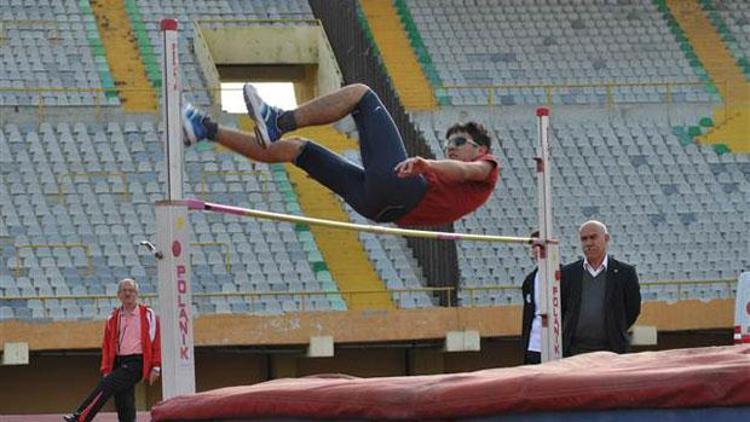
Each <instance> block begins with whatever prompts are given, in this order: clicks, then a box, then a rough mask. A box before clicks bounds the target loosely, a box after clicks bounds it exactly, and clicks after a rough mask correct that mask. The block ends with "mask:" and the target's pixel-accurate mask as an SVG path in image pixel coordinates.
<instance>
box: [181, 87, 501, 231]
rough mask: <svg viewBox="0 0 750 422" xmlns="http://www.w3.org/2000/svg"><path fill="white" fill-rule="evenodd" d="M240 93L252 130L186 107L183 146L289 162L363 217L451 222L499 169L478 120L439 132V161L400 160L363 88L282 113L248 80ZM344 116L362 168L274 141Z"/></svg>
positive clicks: (302, 145) (396, 140)
mask: <svg viewBox="0 0 750 422" xmlns="http://www.w3.org/2000/svg"><path fill="white" fill-rule="evenodd" d="M243 94H244V97H245V105H246V106H247V110H248V114H249V115H250V118H251V119H253V121H255V133H254V134H250V133H246V132H239V131H236V130H233V129H229V128H225V127H221V126H219V125H218V124H217V123H215V122H214V121H213V120H211V118H210V117H209V116H208V115H207V114H205V113H204V112H202V111H200V110H198V109H196V108H194V107H193V106H192V105H190V104H187V105H186V106H185V107H184V108H183V110H182V124H183V128H184V132H185V136H184V138H183V139H184V141H185V144H186V145H188V146H190V145H194V144H195V143H197V142H198V141H200V140H202V139H208V140H209V141H214V142H218V143H219V144H221V145H223V146H225V147H227V148H229V149H231V150H232V151H235V152H237V153H239V154H242V155H244V156H245V157H248V158H250V159H252V160H255V161H260V162H264V163H293V164H294V165H296V166H297V167H299V168H301V169H303V170H304V171H306V172H307V174H309V175H310V176H311V177H312V178H313V179H315V180H317V181H318V182H320V183H321V184H323V185H324V186H326V187H328V188H329V189H331V190H332V191H334V192H336V193H337V194H338V195H340V196H341V197H342V198H344V200H345V201H346V202H347V203H348V204H349V205H351V206H352V208H354V209H355V210H356V211H357V212H358V213H359V214H361V215H363V216H364V217H366V218H369V219H370V220H373V221H376V222H393V223H395V224H396V225H398V226H401V227H408V226H436V225H442V224H447V223H451V222H453V221H455V220H457V219H459V218H461V217H463V216H464V215H466V214H468V213H470V212H472V211H474V210H475V209H477V208H478V207H480V206H481V205H482V204H484V203H485V202H486V201H487V199H488V198H489V196H490V194H491V193H492V191H493V190H494V188H495V184H496V183H497V179H498V173H499V167H500V166H499V164H498V161H497V159H496V158H495V157H494V156H492V155H491V154H490V147H491V139H490V135H489V133H488V132H487V129H485V127H484V126H483V125H481V124H479V123H476V122H467V123H457V124H454V125H453V126H451V127H450V128H449V129H448V130H447V132H446V143H445V145H444V149H445V155H446V157H447V159H444V160H429V159H425V158H422V157H418V156H417V157H411V158H408V157H407V155H406V150H405V148H404V144H403V141H402V140H401V135H400V134H399V132H398V128H397V127H396V124H395V123H394V122H393V119H392V118H391V115H390V114H389V113H388V111H387V110H386V109H385V106H384V105H383V103H382V102H381V101H380V99H379V98H378V96H377V95H376V94H375V92H373V91H372V90H371V89H370V88H369V87H368V86H366V85H362V84H353V85H348V86H345V87H343V88H341V89H338V90H336V91H334V92H332V93H330V94H327V95H324V96H322V97H318V98H315V99H313V100H311V101H309V102H307V103H305V104H302V105H301V106H299V107H298V108H297V109H295V110H288V111H284V110H281V109H279V108H276V107H272V106H270V105H268V104H266V103H265V102H264V101H263V100H262V99H261V98H260V96H259V95H258V92H257V91H256V89H255V88H254V87H253V86H252V85H250V84H245V86H244V88H243ZM350 113H351V115H352V117H353V118H354V121H355V122H356V125H357V130H358V132H359V149H360V154H361V156H362V164H363V166H362V167H360V166H358V165H356V164H354V163H352V162H350V161H348V160H346V159H345V158H343V157H341V156H339V155H338V154H336V153H334V152H332V151H330V150H328V149H326V148H324V147H322V146H321V145H318V144H317V143H315V142H313V141H311V140H308V139H304V138H300V137H291V138H284V139H281V136H282V135H283V134H284V133H286V132H290V131H293V130H295V129H299V128H303V127H306V126H315V125H324V124H330V123H333V122H336V121H337V120H339V119H342V118H343V117H345V116H346V115H347V114H350Z"/></svg>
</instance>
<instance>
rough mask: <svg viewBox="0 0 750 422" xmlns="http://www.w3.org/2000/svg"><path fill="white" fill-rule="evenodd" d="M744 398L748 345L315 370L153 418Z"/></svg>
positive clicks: (644, 404) (470, 410) (715, 402)
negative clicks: (518, 362) (429, 370)
mask: <svg viewBox="0 0 750 422" xmlns="http://www.w3.org/2000/svg"><path fill="white" fill-rule="evenodd" d="M739 405H750V345H737V346H726V347H708V348H698V349H682V350H668V351H662V352H643V353H637V354H630V355H616V354H613V353H609V352H597V353H590V354H587V355H580V356H574V357H571V358H567V359H563V360H560V361H556V362H549V363H545V364H543V365H530V366H518V367H515V368H499V369H488V370H483V371H477V372H468V373H459V374H444V375H429V376H410V377H387V378H355V377H349V376H345V375H317V376H310V377H305V378H296V379H279V380H274V381H269V382H265V383H261V384H256V385H251V386H238V387H228V388H221V389H218V390H213V391H206V392H202V393H197V394H192V395H185V396H179V397H175V398H172V399H170V400H166V401H163V402H161V403H159V404H157V405H156V406H155V407H154V408H153V409H152V410H151V416H152V418H153V420H155V421H165V420H170V419H194V420H201V419H218V418H260V417H264V418H274V417H297V418H320V419H333V418H374V419H437V418H461V417H471V416H485V415H499V414H504V413H517V412H544V411H562V410H596V409H623V408H683V407H709V406H739Z"/></svg>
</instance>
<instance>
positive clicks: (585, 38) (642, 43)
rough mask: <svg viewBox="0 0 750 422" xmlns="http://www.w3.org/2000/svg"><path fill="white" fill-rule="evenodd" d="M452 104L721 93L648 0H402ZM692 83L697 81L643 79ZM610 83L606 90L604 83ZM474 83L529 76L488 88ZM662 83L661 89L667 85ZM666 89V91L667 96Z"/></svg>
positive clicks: (650, 99)
mask: <svg viewBox="0 0 750 422" xmlns="http://www.w3.org/2000/svg"><path fill="white" fill-rule="evenodd" d="M406 4H407V5H408V8H409V11H410V14H411V16H412V17H413V20H414V24H415V26H416V28H417V30H418V31H419V34H420V36H421V39H422V40H423V41H424V44H425V46H426V47H427V51H428V52H429V56H430V58H431V61H432V63H434V65H435V67H436V68H437V71H438V74H439V78H440V80H441V81H442V84H443V85H444V86H456V85H463V86H466V85H472V86H474V88H470V89H468V88H467V89H447V90H443V89H442V88H441V87H436V88H437V89H438V95H439V96H447V98H448V99H449V103H450V104H453V105H486V104H488V103H489V102H490V100H491V99H490V95H492V97H493V98H492V102H494V103H495V104H502V105H516V104H542V103H545V102H546V101H547V92H546V90H545V88H544V87H543V86H542V85H580V84H584V85H586V84H599V85H600V86H598V87H575V86H570V87H567V88H556V89H553V90H552V91H551V92H550V93H551V100H552V101H553V103H556V104H592V103H594V104H596V103H602V104H603V103H607V102H608V101H611V100H613V101H615V102H618V103H621V102H627V103H635V102H637V103H658V102H663V101H667V100H671V101H674V102H709V101H719V98H718V96H717V95H716V94H709V93H707V92H706V91H704V87H703V86H702V85H701V84H700V82H701V81H702V80H705V77H704V76H705V72H704V71H703V70H702V69H696V68H694V67H691V64H690V63H689V61H688V59H687V58H686V56H685V54H684V53H683V52H682V51H681V50H680V45H679V43H678V42H677V40H676V39H675V38H674V36H673V35H672V34H671V33H670V30H669V27H668V26H667V25H666V23H665V21H664V20H663V18H662V16H661V15H660V14H659V13H658V11H657V9H656V6H655V5H654V4H652V2H649V1H640V2H615V3H612V2H600V1H593V0H588V1H584V2H578V3H576V5H575V6H574V5H572V4H569V3H566V2H554V1H553V2H548V1H546V0H535V1H521V0H518V1H513V0H506V1H501V2H492V1H481V0H480V1H468V0H467V1H460V2H455V1H450V0H439V1H431V0H406ZM664 82H693V83H696V85H677V86H672V87H670V88H669V90H668V88H667V86H666V85H660V86H656V85H649V84H652V83H664ZM612 83H615V84H616V83H620V84H631V85H630V86H624V87H618V86H614V88H613V89H612V91H611V94H612V97H611V98H610V97H609V95H608V91H607V87H606V86H604V84H612ZM481 85H485V86H486V85H531V86H527V87H522V88H514V89H507V88H502V89H494V90H493V91H492V92H491V93H490V90H488V89H486V88H480V87H478V86H481ZM668 91H669V92H668ZM668 97H669V98H668Z"/></svg>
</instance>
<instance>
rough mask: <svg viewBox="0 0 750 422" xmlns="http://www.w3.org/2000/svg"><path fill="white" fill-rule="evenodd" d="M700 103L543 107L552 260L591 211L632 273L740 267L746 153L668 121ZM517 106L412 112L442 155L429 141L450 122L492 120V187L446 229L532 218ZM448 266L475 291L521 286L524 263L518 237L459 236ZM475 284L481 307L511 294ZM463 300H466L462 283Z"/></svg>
mask: <svg viewBox="0 0 750 422" xmlns="http://www.w3.org/2000/svg"><path fill="white" fill-rule="evenodd" d="M705 112H706V111H705V110H701V109H700V108H696V107H694V106H693V107H684V108H682V109H680V110H679V111H675V113H674V114H675V115H670V114H669V113H667V112H664V110H663V109H661V108H660V107H659V106H653V107H651V108H648V107H644V110H643V113H644V115H643V116H641V117H639V118H628V119H624V118H619V117H617V116H614V115H613V114H612V113H608V112H606V111H602V110H598V111H597V110H587V111H586V112H585V113H581V112H577V113H576V112H573V113H571V112H568V113H566V112H565V111H564V110H563V111H561V112H560V114H558V115H555V114H554V112H553V118H552V122H553V138H552V144H551V149H552V159H553V160H554V161H553V165H554V170H553V174H552V189H553V207H554V219H555V227H556V232H555V233H556V235H557V236H559V237H560V239H561V245H562V246H561V251H560V253H561V260H562V262H572V261H574V260H575V259H577V258H578V257H579V256H580V254H581V253H580V249H579V246H578V239H577V227H578V225H579V224H580V223H582V222H583V221H586V220H587V219H592V218H595V219H599V220H601V221H604V222H605V223H606V224H608V227H609V230H610V232H611V233H612V242H611V245H610V251H611V253H612V254H614V255H615V256H616V257H618V258H621V259H623V260H624V261H626V262H629V263H631V264H634V265H636V267H637V269H638V273H639V276H640V277H641V280H643V281H665V282H668V281H670V280H687V279H698V280H705V279H719V278H728V277H734V276H735V275H736V274H738V273H739V272H740V271H742V270H743V269H746V268H748V266H750V261H749V260H748V257H747V254H746V253H743V252H744V251H746V250H747V239H746V238H744V237H743V236H741V235H740V234H741V233H747V232H748V230H750V219H748V217H747V213H746V212H744V209H745V207H746V206H747V203H748V198H750V173H749V172H748V170H750V167H749V166H750V159H749V158H748V156H747V155H746V154H736V155H733V154H725V155H719V154H718V153H717V152H716V151H714V149H712V148H709V147H703V146H698V145H696V144H689V145H683V144H681V142H680V140H679V139H678V138H677V136H676V135H674V134H673V133H672V129H671V126H670V123H669V122H670V121H671V122H672V123H673V124H677V123H678V121H679V120H682V119H684V121H686V122H691V121H697V120H698V116H700V115H701V113H705ZM525 113H526V114H525V117H524V115H523V114H521V113H516V114H517V115H516V116H512V117H511V116H508V117H498V116H492V115H491V114H488V112H487V110H486V108H480V107H464V108H457V107H444V108H442V109H441V110H440V111H439V112H437V113H434V114H432V113H425V114H422V115H420V116H417V123H418V124H419V127H420V128H421V130H422V131H423V133H424V134H425V135H426V136H427V137H428V138H431V145H432V148H433V152H435V154H436V155H437V156H442V153H441V151H440V148H439V139H443V136H444V133H445V130H446V129H447V127H448V126H449V125H450V124H451V123H452V122H453V121H454V120H467V119H468V118H474V119H476V120H478V121H484V122H492V123H491V127H492V128H493V132H494V135H495V136H496V138H497V139H499V140H500V141H499V145H497V144H496V145H495V147H494V152H495V154H497V155H498V157H499V158H500V161H501V163H502V171H501V181H500V183H499V184H498V187H497V189H496V191H495V194H494V196H493V197H492V198H491V199H490V201H489V203H488V205H487V206H485V207H484V208H481V209H479V210H477V211H476V212H475V213H473V214H472V215H470V216H468V217H466V218H464V219H462V220H460V221H459V222H457V223H456V224H455V227H456V230H457V231H465V232H471V233H487V234H491V233H503V234H507V235H518V236H527V235H528V234H529V233H530V232H531V231H532V230H533V228H534V227H536V225H537V214H536V176H535V173H534V172H533V167H532V166H533V162H532V157H533V156H535V155H536V150H535V148H536V142H537V138H536V136H537V135H536V126H535V125H536V122H535V120H534V118H533V113H532V110H526V112H525ZM644 116H645V117H644ZM670 119H677V120H670ZM568 164H569V165H568ZM459 265H460V268H461V283H462V285H464V286H467V287H472V288H473V287H477V288H482V289H484V288H485V287H486V286H497V285H498V284H500V285H512V284H515V285H520V283H521V282H522V281H523V277H524V275H525V274H526V273H528V272H529V271H530V270H531V269H532V268H533V266H534V265H533V262H532V261H531V259H530V258H529V255H528V252H527V251H525V250H522V249H521V248H519V247H517V246H506V245H500V246H497V245H492V244H484V243H478V242H477V243H471V242H464V243H460V247H459ZM665 287H666V286H665ZM671 288H674V286H673V285H672V286H670V289H671ZM670 289H655V290H654V291H653V293H654V294H653V295H645V297H646V299H658V300H664V299H670V298H671V299H677V298H676V297H675V294H676V293H675V292H673V291H672V290H670ZM480 291H481V292H484V293H480ZM680 291H681V292H683V294H684V296H683V297H682V298H687V297H696V298H702V299H710V298H716V297H729V296H731V295H732V292H730V291H728V290H727V289H726V288H722V289H710V288H706V286H695V287H693V286H689V287H686V288H682V289H680ZM474 293H475V295H476V296H478V297H479V300H478V301H479V303H484V304H487V305H490V304H495V303H497V302H496V301H497V300H498V298H497V297H494V296H503V295H504V296H509V297H508V298H507V300H508V301H509V302H510V303H518V301H519V300H520V297H519V296H518V295H517V294H512V293H510V292H508V293H507V294H505V293H503V292H500V291H493V290H489V289H485V290H481V289H479V290H476V291H475V292H474ZM482 294H484V295H485V296H489V298H482V297H481V296H482ZM493 297H494V299H493ZM462 299H463V300H469V299H470V292H464V296H463V297H462ZM493 301H494V302H493Z"/></svg>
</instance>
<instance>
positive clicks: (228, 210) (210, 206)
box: [175, 199, 557, 244]
mask: <svg viewBox="0 0 750 422" xmlns="http://www.w3.org/2000/svg"><path fill="white" fill-rule="evenodd" d="M175 205H185V206H187V207H188V209H190V210H200V211H211V212H217V213H222V214H232V215H239V216H244V217H255V218H262V219H265V220H278V221H286V222H289V223H302V224H309V225H311V226H321V227H330V228H334V229H341V230H350V231H358V232H367V233H375V234H389V235H395V236H409V237H424V238H428V239H440V240H464V241H478V242H503V243H527V244H535V243H536V242H537V240H538V239H537V238H533V237H517V236H499V235H488V234H472V233H446V232H436V231H427V230H414V229H402V228H396V227H384V226H372V225H366V224H355V223H347V222H343V221H335V220H324V219H320V218H312V217H304V216H301V215H290V214H280V213H276V212H270V211H262V210H255V209H250V208H240V207H234V206H229V205H222V204H216V203H213V202H205V201H201V200H199V199H186V200H184V201H176V203H175ZM550 242H554V243H556V242H557V240H555V239H551V240H550Z"/></svg>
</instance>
